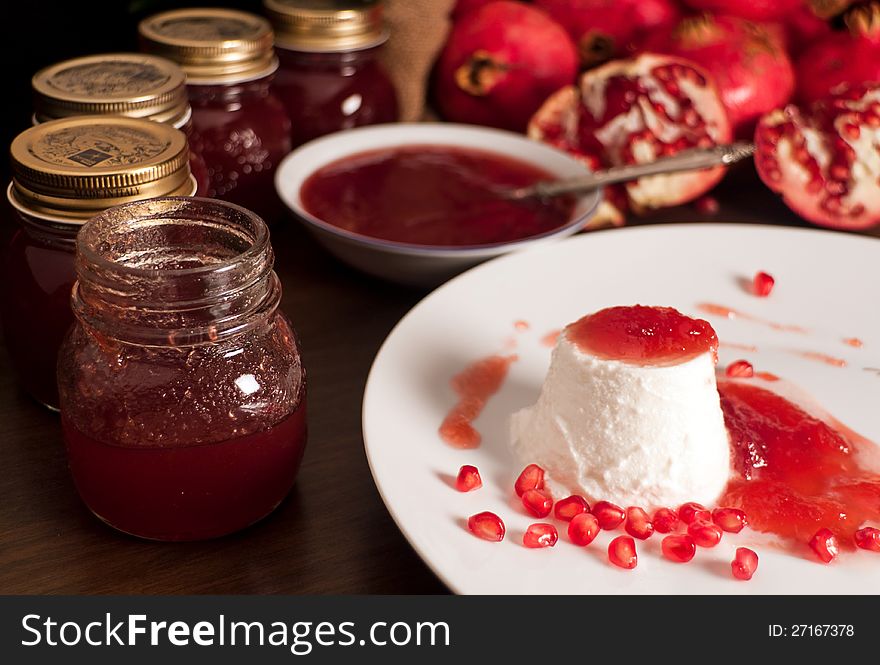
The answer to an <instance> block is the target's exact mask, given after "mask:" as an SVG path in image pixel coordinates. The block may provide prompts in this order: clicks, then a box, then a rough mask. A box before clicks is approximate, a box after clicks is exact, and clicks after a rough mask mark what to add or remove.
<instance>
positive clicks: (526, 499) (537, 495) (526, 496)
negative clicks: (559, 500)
mask: <svg viewBox="0 0 880 665" xmlns="http://www.w3.org/2000/svg"><path fill="white" fill-rule="evenodd" d="M522 504H523V506H525V509H526V510H527V511H529V513H531V514H532V515H534V516H535V517H547V515H549V514H550V511H551V510H552V509H553V499H551V498H550V497H549V496H547V495H546V494H545V493H544V492H542V491H541V490H526V491H525V492H523V495H522Z"/></svg>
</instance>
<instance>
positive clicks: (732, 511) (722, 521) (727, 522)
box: [712, 508, 749, 533]
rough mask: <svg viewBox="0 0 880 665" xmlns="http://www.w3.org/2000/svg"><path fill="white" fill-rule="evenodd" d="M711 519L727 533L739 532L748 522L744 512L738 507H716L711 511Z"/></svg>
mask: <svg viewBox="0 0 880 665" xmlns="http://www.w3.org/2000/svg"><path fill="white" fill-rule="evenodd" d="M712 521H713V522H715V524H717V525H718V526H720V527H721V529H722V530H724V531H727V533H739V532H740V531H742V530H743V529H744V528H745V527H746V526H747V525H748V523H749V520H748V518H747V517H746V514H745V513H744V512H743V511H741V510H740V509H739V508H716V509H715V510H713V511H712Z"/></svg>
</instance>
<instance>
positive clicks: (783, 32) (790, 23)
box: [768, 1, 831, 56]
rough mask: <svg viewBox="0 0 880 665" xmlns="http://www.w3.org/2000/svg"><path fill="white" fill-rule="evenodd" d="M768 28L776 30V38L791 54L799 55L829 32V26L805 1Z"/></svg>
mask: <svg viewBox="0 0 880 665" xmlns="http://www.w3.org/2000/svg"><path fill="white" fill-rule="evenodd" d="M768 28H770V29H771V30H777V31H778V32H777V36H778V38H779V39H780V41H781V43H782V45H783V46H784V47H785V50H786V51H788V53H789V55H791V56H797V55H800V54H801V53H802V52H803V50H804V49H805V48H807V47H808V46H810V45H811V44H813V43H815V42H816V41H817V40H819V39H822V38H823V37H825V35H827V34H829V33H830V32H831V26H830V25H829V24H828V23H827V22H826V21H825V20H823V19H822V18H820V17H819V16H817V14H816V12H815V11H814V9H813V8H812V7H811V6H810V3H809V2H806V1H805V2H803V3H801V6H800V7H798V8H797V9H795V10H793V11H791V12H789V13H787V14H786V15H785V16H784V17H783V18H782V19H781V21H780V23H774V24H770V25H768Z"/></svg>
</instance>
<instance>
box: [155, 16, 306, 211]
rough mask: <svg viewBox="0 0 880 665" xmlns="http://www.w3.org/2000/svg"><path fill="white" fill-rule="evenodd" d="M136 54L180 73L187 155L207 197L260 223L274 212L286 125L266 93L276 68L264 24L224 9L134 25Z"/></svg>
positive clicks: (279, 105) (284, 116) (287, 131)
mask: <svg viewBox="0 0 880 665" xmlns="http://www.w3.org/2000/svg"><path fill="white" fill-rule="evenodd" d="M139 30H140V37H141V44H142V47H143V49H144V50H146V51H149V52H151V53H154V54H156V55H160V56H164V57H166V58H168V59H170V60H173V61H174V62H176V63H177V64H178V65H180V67H181V68H182V69H183V70H184V72H186V76H187V90H188V94H189V101H190V104H191V106H192V132H191V134H190V136H189V139H190V143H191V144H192V147H193V150H194V151H195V152H197V153H198V154H199V155H201V157H202V158H203V159H204V162H205V166H206V168H207V171H208V188H207V195H208V196H210V197H216V198H220V199H224V200H227V201H231V202H233V203H237V204H239V205H241V206H244V207H246V208H249V209H252V210H256V211H258V212H259V213H261V214H263V215H274V214H275V213H276V212H278V211H279V210H280V204H279V202H278V199H277V195H276V194H275V188H274V180H273V176H274V172H275V167H276V166H277V165H278V163H279V162H280V161H281V159H282V158H283V157H284V156H285V155H286V154H287V153H288V152H290V147H291V144H290V119H289V118H288V116H287V113H286V111H285V110H284V106H283V105H282V103H281V101H280V100H279V99H278V97H277V96H276V94H275V93H274V92H273V90H272V89H271V83H272V80H273V77H274V73H275V71H276V69H277V68H278V59H277V58H276V57H275V54H274V50H273V48H272V44H273V39H274V37H273V34H272V29H271V27H270V26H269V23H268V22H267V21H266V20H265V19H263V18H261V17H259V16H255V15H253V14H249V13H246V12H240V11H235V10H228V9H211V8H208V9H181V10H173V11H169V12H164V13H161V14H157V15H155V16H151V17H149V18H147V19H145V20H144V21H142V22H141V24H140V27H139Z"/></svg>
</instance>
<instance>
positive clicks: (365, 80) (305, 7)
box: [264, 0, 399, 147]
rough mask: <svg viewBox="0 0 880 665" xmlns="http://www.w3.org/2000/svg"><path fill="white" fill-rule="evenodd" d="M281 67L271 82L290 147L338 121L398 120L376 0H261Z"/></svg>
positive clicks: (341, 124) (342, 125)
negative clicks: (383, 60) (287, 128)
mask: <svg viewBox="0 0 880 665" xmlns="http://www.w3.org/2000/svg"><path fill="white" fill-rule="evenodd" d="M264 6H265V8H266V13H267V15H268V16H269V20H270V21H271V23H272V27H273V28H274V30H275V50H276V52H277V53H278V59H279V61H280V63H281V64H280V67H279V69H278V73H277V75H276V77H275V82H274V84H273V87H274V89H275V90H276V92H277V93H278V97H279V99H281V102H282V103H283V104H284V108H285V109H286V110H287V113H288V115H289V116H290V120H291V138H292V142H293V145H294V147H296V146H298V145H301V144H303V143H305V142H307V141H310V140H312V139H314V138H317V137H319V136H324V135H325V134H330V133H332V132H336V131H339V130H342V129H350V128H352V127H360V126H362V125H375V124H379V123H383V122H396V121H397V120H398V118H399V113H398V105H397V93H396V91H395V89H394V85H393V84H392V82H391V80H390V79H389V77H388V75H387V74H386V73H385V70H384V69H383V68H382V65H381V63H380V62H379V59H378V56H379V52H380V49H381V48H382V44H384V43H385V41H386V40H387V39H388V30H387V28H386V27H385V24H384V22H383V18H382V3H381V1H380V0H360V1H358V0H344V1H342V2H334V1H332V0H264Z"/></svg>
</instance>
